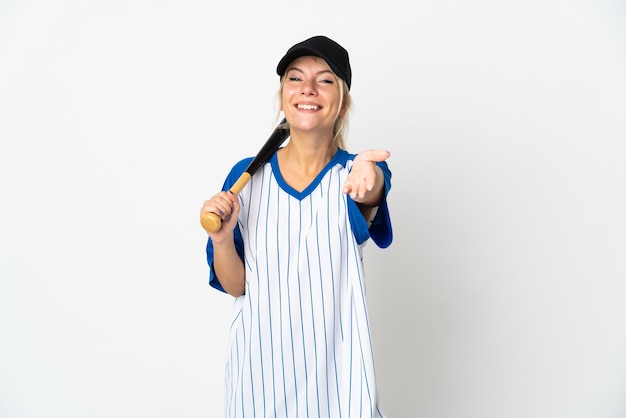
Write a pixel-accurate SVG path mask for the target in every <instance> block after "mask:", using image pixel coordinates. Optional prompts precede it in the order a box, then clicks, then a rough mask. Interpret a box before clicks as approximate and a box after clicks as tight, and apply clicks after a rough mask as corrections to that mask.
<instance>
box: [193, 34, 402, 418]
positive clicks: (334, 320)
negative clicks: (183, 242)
mask: <svg viewBox="0 0 626 418" xmlns="http://www.w3.org/2000/svg"><path fill="white" fill-rule="evenodd" d="M277 73H278V75H279V76H280V80H281V81H280V94H279V97H280V110H281V111H282V112H283V114H284V117H285V119H286V121H287V122H286V123H287V125H288V127H289V130H290V138H289V141H288V143H287V145H285V146H284V147H282V148H280V149H279V150H278V151H277V152H276V153H275V154H274V155H273V156H272V157H271V158H270V159H269V161H268V162H267V163H266V164H264V165H263V166H262V167H261V168H260V169H259V170H258V171H257V172H256V173H255V174H254V176H253V177H252V179H251V180H250V182H249V183H248V184H247V185H246V186H245V188H244V189H243V190H242V191H241V193H239V194H238V195H237V196H235V195H233V194H232V193H230V192H229V191H228V190H229V189H230V187H231V186H232V184H233V183H234V182H235V181H236V180H237V179H238V178H239V176H240V175H241V174H242V173H243V171H244V170H245V168H246V167H247V166H248V164H249V162H250V161H251V158H247V159H244V160H242V161H240V162H239V163H238V164H236V165H235V166H234V167H233V169H232V170H231V172H230V174H229V175H228V177H227V179H226V181H225V183H224V187H223V191H222V192H220V193H218V194H216V195H215V196H213V197H212V198H211V199H209V200H207V201H205V202H204V205H203V206H202V209H201V216H202V215H203V214H204V213H207V212H212V213H216V214H218V215H219V216H220V217H221V218H222V220H223V221H222V227H221V229H220V230H219V231H217V232H211V233H209V239H208V243H207V260H208V263H209V266H210V281H209V283H210V284H211V286H213V287H214V288H216V289H219V290H221V291H224V292H227V293H229V294H231V295H232V296H234V297H235V298H236V299H235V303H234V313H233V321H232V325H231V333H230V341H229V348H230V349H229V356H228V359H227V366H226V399H225V401H226V406H225V409H226V416H228V417H266V416H273V417H274V416H275V417H382V416H384V414H383V412H382V410H381V408H380V405H379V401H378V395H377V389H376V378H375V371H374V360H373V353H372V343H371V339H370V330H369V322H368V313H367V307H366V298H365V286H364V276H363V263H362V247H363V245H365V243H366V241H367V240H368V239H369V238H372V240H373V241H374V242H375V243H376V244H377V245H378V246H379V247H381V248H386V247H387V246H389V245H390V244H391V240H392V229H391V222H390V218H389V211H388V208H387V200H386V196H387V193H388V191H389V189H390V187H391V183H390V179H391V172H390V171H389V169H388V166H387V163H386V162H385V160H386V159H387V158H388V157H389V152H387V151H383V150H368V151H364V152H361V153H360V154H358V155H355V154H350V153H348V152H347V151H346V150H345V144H344V133H345V128H346V125H347V115H348V112H349V110H350V104H351V98H350V87H351V81H352V70H351V67H350V62H349V56H348V52H347V51H346V50H345V49H344V48H343V47H342V46H341V45H339V44H337V43H336V42H335V41H333V40H331V39H329V38H327V37H324V36H315V37H313V38H309V39H307V40H305V41H302V42H300V43H298V44H296V45H294V46H293V47H291V48H290V49H289V50H288V51H287V53H286V54H285V56H284V57H283V58H282V59H281V60H280V62H279V64H278V67H277Z"/></svg>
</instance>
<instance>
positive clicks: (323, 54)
mask: <svg viewBox="0 0 626 418" xmlns="http://www.w3.org/2000/svg"><path fill="white" fill-rule="evenodd" d="M309 55H312V56H315V57H320V58H322V59H323V60H324V61H326V63H327V64H328V66H329V67H330V68H331V70H333V72H334V73H335V74H337V76H338V77H339V78H341V79H343V80H345V82H346V83H347V84H348V88H350V85H351V84H352V69H351V68H350V58H349V57H348V51H346V50H345V48H344V47H342V46H341V45H339V44H338V43H337V42H335V41H333V40H332V39H330V38H327V37H326V36H314V37H312V38H309V39H307V40H305V41H302V42H300V43H297V44H295V45H294V46H292V47H291V48H289V50H287V53H286V54H285V56H284V57H283V58H282V59H281V60H280V62H279V63H278V67H276V72H277V73H278V75H279V76H281V77H282V76H283V75H284V74H285V71H286V70H287V67H288V66H289V64H291V62H292V61H293V60H295V59H296V58H300V57H304V56H309Z"/></svg>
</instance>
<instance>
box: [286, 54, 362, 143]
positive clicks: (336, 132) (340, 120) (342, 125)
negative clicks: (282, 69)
mask: <svg viewBox="0 0 626 418" xmlns="http://www.w3.org/2000/svg"><path fill="white" fill-rule="evenodd" d="M320 59H321V58H320ZM335 76H336V77H337V80H338V81H339V112H338V113H337V118H336V119H335V126H334V127H333V145H335V146H336V147H338V148H341V149H344V150H345V149H346V138H347V133H348V121H349V117H348V116H349V113H350V109H351V108H352V96H351V95H350V88H348V83H346V81H345V80H343V79H342V78H339V76H337V75H336V74H335ZM284 85H285V76H283V77H281V78H280V87H279V89H278V92H277V93H276V96H277V98H278V108H279V109H281V108H282V107H283V106H282V105H283V103H282V100H283V99H282V97H283V95H282V92H283V86H284ZM279 117H280V110H279V112H278V114H277V115H276V119H277V120H278V118H279ZM281 127H284V128H289V122H285V123H283V124H282V125H281Z"/></svg>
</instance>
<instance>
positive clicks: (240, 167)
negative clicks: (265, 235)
mask: <svg viewBox="0 0 626 418" xmlns="http://www.w3.org/2000/svg"><path fill="white" fill-rule="evenodd" d="M251 161H252V158H246V159H244V160H241V161H240V162H238V163H237V164H236V165H235V166H234V167H233V169H232V170H231V171H230V174H228V177H226V180H225V181H224V185H223V186H222V191H225V190H228V189H230V188H231V186H232V185H233V184H235V182H236V181H237V180H238V179H239V177H240V176H241V175H242V174H243V172H244V171H246V168H247V167H248V165H249V164H250V162H251ZM234 239H235V249H236V250H237V254H239V257H241V259H242V260H243V239H242V238H241V231H240V230H239V225H237V226H236V227H235V230H234ZM206 259H207V263H208V265H209V285H211V287H213V288H215V289H217V290H220V291H222V292H226V291H225V290H224V288H223V287H222V284H221V283H220V281H219V279H218V278H217V276H216V275H215V269H214V268H213V262H214V254H213V242H212V241H211V238H209V239H208V241H207V244H206Z"/></svg>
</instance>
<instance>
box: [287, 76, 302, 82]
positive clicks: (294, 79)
mask: <svg viewBox="0 0 626 418" xmlns="http://www.w3.org/2000/svg"><path fill="white" fill-rule="evenodd" d="M289 81H300V77H296V76H290V77H289Z"/></svg>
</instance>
